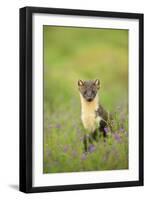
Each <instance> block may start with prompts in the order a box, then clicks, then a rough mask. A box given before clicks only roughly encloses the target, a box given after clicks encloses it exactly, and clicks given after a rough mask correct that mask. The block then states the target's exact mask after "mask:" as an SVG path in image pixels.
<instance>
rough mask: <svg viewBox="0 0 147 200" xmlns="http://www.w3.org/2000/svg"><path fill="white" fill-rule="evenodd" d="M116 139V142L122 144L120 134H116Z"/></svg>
mask: <svg viewBox="0 0 147 200" xmlns="http://www.w3.org/2000/svg"><path fill="white" fill-rule="evenodd" d="M114 138H115V140H116V141H117V142H121V137H120V135H119V134H118V133H115V134H114Z"/></svg>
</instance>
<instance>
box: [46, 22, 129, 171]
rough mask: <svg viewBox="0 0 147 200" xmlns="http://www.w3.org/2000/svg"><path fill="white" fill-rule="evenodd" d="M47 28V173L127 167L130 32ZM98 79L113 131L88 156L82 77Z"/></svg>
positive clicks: (101, 99)
mask: <svg viewBox="0 0 147 200" xmlns="http://www.w3.org/2000/svg"><path fill="white" fill-rule="evenodd" d="M43 33H44V173H54V172H72V171H89V170H112V169H126V168H127V167H128V137H127V133H128V120H127V119H128V110H127V104H128V31H127V30H110V29H86V28H69V27H68V28H65V27H50V26H44V32H43ZM96 78H98V79H100V81H101V89H100V101H101V104H102V105H103V106H104V107H105V108H106V109H107V110H108V111H109V112H113V115H114V120H113V134H111V135H110V134H108V135H109V136H108V138H107V140H106V142H104V141H103V138H101V137H99V140H98V143H94V144H93V145H94V150H93V152H91V153H90V152H89V153H88V154H86V155H85V154H83V142H82V138H83V135H84V133H85V130H84V129H83V126H82V124H81V119H80V98H79V94H78V89H77V80H78V79H96ZM118 106H119V107H118Z"/></svg>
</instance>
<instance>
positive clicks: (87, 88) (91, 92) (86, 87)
mask: <svg viewBox="0 0 147 200" xmlns="http://www.w3.org/2000/svg"><path fill="white" fill-rule="evenodd" d="M78 87H79V91H80V94H81V95H82V96H83V98H84V99H85V100H86V101H88V102H91V101H93V100H94V98H95V97H96V95H97V93H98V90H99V89H100V81H99V80H98V79H96V80H94V81H93V80H89V81H83V80H78Z"/></svg>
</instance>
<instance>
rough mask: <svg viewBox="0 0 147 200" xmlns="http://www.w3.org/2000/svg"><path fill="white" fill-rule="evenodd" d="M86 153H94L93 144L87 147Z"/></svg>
mask: <svg viewBox="0 0 147 200" xmlns="http://www.w3.org/2000/svg"><path fill="white" fill-rule="evenodd" d="M88 151H89V152H90V153H92V152H93V151H95V146H94V145H93V144H91V145H90V146H89V147H88Z"/></svg>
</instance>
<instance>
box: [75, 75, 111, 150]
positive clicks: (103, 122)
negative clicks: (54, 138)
mask: <svg viewBox="0 0 147 200" xmlns="http://www.w3.org/2000/svg"><path fill="white" fill-rule="evenodd" d="M78 88H79V92H80V99H81V120H82V123H83V126H84V128H85V129H86V132H88V134H85V135H84V138H83V142H84V149H85V151H87V150H88V142H90V143H92V142H93V140H96V141H97V134H98V130H99V131H100V132H102V133H103V136H104V137H106V127H107V126H108V123H107V121H108V117H109V116H108V112H107V111H105V110H104V108H103V107H102V106H101V105H100V102H99V89H100V81H99V80H98V79H96V80H94V81H93V80H88V81H83V80H78Z"/></svg>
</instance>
